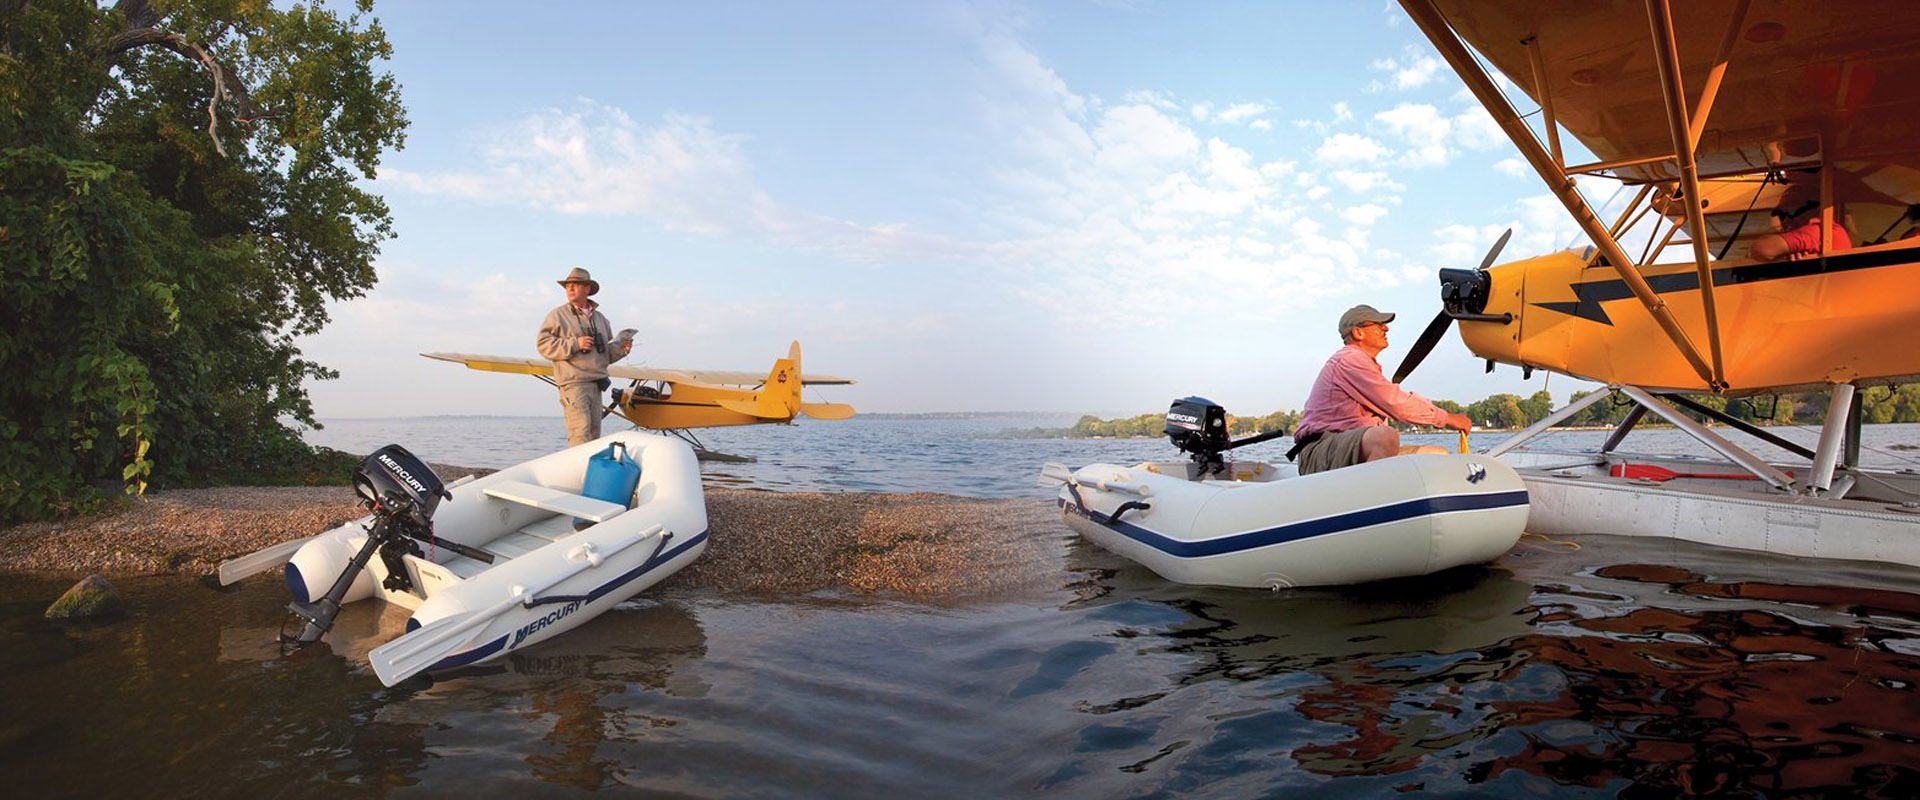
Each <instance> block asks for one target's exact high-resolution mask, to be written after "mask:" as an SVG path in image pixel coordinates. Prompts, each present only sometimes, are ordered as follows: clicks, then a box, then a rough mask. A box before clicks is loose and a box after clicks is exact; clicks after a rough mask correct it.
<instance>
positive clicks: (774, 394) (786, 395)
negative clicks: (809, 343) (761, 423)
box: [720, 342, 801, 420]
mask: <svg viewBox="0 0 1920 800" xmlns="http://www.w3.org/2000/svg"><path fill="white" fill-rule="evenodd" d="M720 405H721V407H723V408H726V409H728V410H730V411H738V412H740V413H742V414H747V415H749V416H755V417H759V418H761V419H781V420H786V419H793V415H794V414H796V413H799V411H800V406H801V403H800V343H799V342H794V343H793V346H792V347H790V348H788V349H787V357H786V358H782V359H779V360H776V361H774V362H773V369H772V370H770V371H769V372H767V380H766V382H765V383H762V384H761V385H760V391H758V392H756V393H754V398H753V399H752V400H722V401H720Z"/></svg>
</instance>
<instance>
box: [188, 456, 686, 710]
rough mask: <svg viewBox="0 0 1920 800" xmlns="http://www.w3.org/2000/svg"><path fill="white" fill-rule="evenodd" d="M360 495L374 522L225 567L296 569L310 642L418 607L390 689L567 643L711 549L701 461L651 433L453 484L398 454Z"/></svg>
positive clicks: (398, 649)
mask: <svg viewBox="0 0 1920 800" xmlns="http://www.w3.org/2000/svg"><path fill="white" fill-rule="evenodd" d="M590 462H602V463H596V464H594V466H593V467H590V466H589V463H590ZM605 462H611V464H609V463H605ZM636 466H637V467H638V469H637V476H636V475H633V474H632V473H633V472H634V470H633V467H636ZM601 467H609V469H601ZM623 481H624V482H623ZM354 483H355V489H356V491H357V492H358V493H359V495H360V496H361V498H362V502H363V504H365V505H367V506H368V507H369V508H370V509H371V510H372V511H373V513H372V514H369V515H368V516H366V517H363V518H361V519H359V520H355V521H353V522H350V523H347V524H345V525H342V526H340V527H338V528H335V529H333V530H329V531H325V532H323V533H320V534H316V535H315V536H313V537H311V538H309V539H305V540H300V541H297V542H290V543H287V544H285V545H281V546H279V547H276V548H269V549H267V550H262V551H260V552H259V553H255V554H252V555H249V556H243V557H241V558H239V559H235V560H234V561H232V562H228V563H227V564H223V565H222V566H221V570H220V578H221V582H222V583H231V582H232V581H233V580H238V579H239V578H241V577H245V576H246V575H248V574H252V573H254V572H259V571H262V570H264V569H270V568H271V567H272V566H274V565H276V564H277V563H279V561H281V560H285V561H287V568H286V580H287V587H288V590H289V591H290V592H291V593H292V595H293V606H292V609H293V611H294V613H295V614H297V615H298V616H300V617H302V618H304V619H305V620H306V621H307V623H306V629H305V630H304V631H303V632H302V633H301V635H300V636H299V637H297V638H295V639H293V640H292V641H293V643H295V644H305V643H308V642H311V641H315V640H317V639H319V638H320V637H321V636H322V635H324V634H325V633H326V631H327V629H328V628H329V627H330V626H331V625H332V621H333V616H334V614H336V613H338V611H339V607H340V606H341V605H343V604H346V603H351V602H355V601H359V600H365V599H370V598H377V599H380V600H385V601H387V602H389V603H394V604H396V605H400V606H403V607H406V608H411V609H413V616H412V618H411V619H409V620H408V622H407V632H406V633H404V634H403V635H401V636H399V637H397V638H395V639H394V640H392V641H390V642H387V643H386V644H383V645H381V646H379V647H376V648H374V649H373V651H372V652H370V653H369V654H368V659H369V660H370V661H371V662H372V664H373V668H374V671H375V673H376V674H378V675H379V677H380V679H381V681H382V682H384V683H386V684H387V685H389V686H391V685H393V684H395V683H398V682H400V681H402V680H405V679H406V678H407V677H409V676H412V675H415V674H418V673H421V672H427V671H432V670H443V669H451V668H454V667H460V666H466V665H470V664H478V663H481V662H484V661H487V660H490V659H494V658H498V657H500V656H502V655H505V654H507V653H509V652H512V651H515V650H519V649H522V648H526V647H529V646H532V645H535V644H538V643H540V642H541V641H544V640H546V639H549V638H552V637H554V636H557V635H559V634H561V633H564V632H566V631H567V630H569V629H572V628H574V627H577V626H579V625H581V624H582V623H585V622H586V621H588V620H590V619H593V618H594V617H595V616H598V615H599V614H601V613H603V612H605V611H607V610H608V609H611V608H613V607H614V606H615V605H617V604H619V603H620V602H621V601H624V600H626V599H627V598H630V597H632V596H633V595H635V594H637V593H639V592H641V591H643V590H645V589H646V588H648V587H650V586H652V585H654V584H655V583H658V582H659V581H660V580H661V579H663V578H665V577H667V576H668V575H672V574H673V573H674V572H676V571H678V570H679V569H680V568H682V567H685V566H686V565H687V564H689V563H691V562H692V561H693V560H694V559H695V558H697V557H699V555H700V553H701V552H702V551H704V550H705V549H706V545H707V513H706V504H705V500H704V497H703V495H702V493H701V485H700V469H699V464H698V462H697V461H696V460H695V458H694V454H693V451H692V449H691V448H689V447H688V446H687V445H686V444H684V443H682V442H680V441H678V440H675V439H671V438H667V437H664V436H657V435H653V434H647V433H640V432H637V431H628V432H621V433H615V434H612V435H610V436H606V437H603V438H601V439H599V440H597V441H594V442H590V443H587V444H583V445H580V446H578V447H573V448H569V449H567V450H562V451H560V452H557V453H553V454H551V455H547V456H543V457H541V458H537V459H534V460H532V461H528V462H526V463H524V464H520V465H517V466H514V467H509V468H507V469H503V470H501V471H499V472H496V473H493V474H491V475H486V476H484V477H481V478H478V479H473V480H468V481H463V482H456V483H454V484H451V485H446V486H442V485H441V483H440V481H439V479H438V478H437V477H436V476H434V475H433V473H432V470H430V469H428V468H427V466H426V465H425V464H424V463H422V462H420V461H419V460H418V459H416V458H414V457H413V456H412V454H410V453H408V452H407V451H406V450H405V449H403V448H400V447H399V446H397V445H394V446H389V447H386V448H383V449H382V450H380V451H379V452H376V453H374V454H373V455H372V456H369V457H368V458H367V460H366V462H365V463H363V464H362V465H361V467H360V469H359V470H357V471H356V472H355V474H354ZM583 492H584V493H583ZM588 495H598V497H597V498H596V497H593V496H588ZM443 501H444V502H443ZM296 548H297V549H296ZM289 554H290V555H289Z"/></svg>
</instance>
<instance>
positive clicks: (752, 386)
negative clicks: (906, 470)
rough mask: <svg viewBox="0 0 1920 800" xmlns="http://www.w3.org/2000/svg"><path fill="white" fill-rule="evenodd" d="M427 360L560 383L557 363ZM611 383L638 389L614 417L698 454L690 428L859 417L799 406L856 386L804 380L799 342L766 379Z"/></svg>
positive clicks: (697, 372)
mask: <svg viewBox="0 0 1920 800" xmlns="http://www.w3.org/2000/svg"><path fill="white" fill-rule="evenodd" d="M421 355H423V356H426V357H427V358H433V359H438V360H441V361H452V362H455V363H459V364H465V365H467V366H468V367H469V368H471V369H477V370H485V371H487V372H507V373H513V374H517V375H533V376H535V377H538V378H540V379H541V380H544V381H546V382H548V383H552V382H553V362H551V361H548V360H546V359H544V358H514V357H509V356H486V355H472V354H468V353H421ZM607 375H608V377H610V378H620V379H622V380H629V381H632V383H631V384H629V385H628V386H627V387H626V388H624V389H615V390H614V392H613V403H612V404H610V405H609V406H608V407H607V411H608V413H612V414H619V415H620V416H622V417H625V418H626V419H627V420H628V421H630V422H632V423H633V424H635V425H638V426H640V427H642V428H650V429H652V430H657V431H666V432H672V433H676V434H680V435H682V438H687V439H689V441H690V442H691V443H692V444H694V445H695V446H699V442H698V441H693V440H692V439H691V438H690V437H689V436H686V435H684V431H685V430H686V429H688V428H714V427H721V426H727V425H759V424H765V423H775V422H792V421H793V418H794V417H795V416H797V415H801V414H804V415H806V416H809V417H813V418H814V419H846V418H848V417H851V416H853V413H854V412H853V406H850V405H847V404H845V403H808V402H803V401H802V400H801V399H800V389H801V388H802V387H804V386H841V385H847V384H851V383H853V382H854V380H853V379H852V378H841V377H837V376H833V375H803V374H801V372H800V343H799V342H794V343H793V344H792V346H791V347H789V348H788V350H787V357H786V358H782V359H779V360H777V361H775V362H773V369H772V370H770V371H768V372H766V373H758V372H743V371H727V370H712V369H670V368H666V367H631V366H623V365H620V364H615V365H613V366H612V367H609V368H608V369H607ZM703 449H704V448H703Z"/></svg>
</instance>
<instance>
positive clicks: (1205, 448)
mask: <svg viewBox="0 0 1920 800" xmlns="http://www.w3.org/2000/svg"><path fill="white" fill-rule="evenodd" d="M1164 430H1165V431H1166V434H1167V438H1168V439H1171V440H1172V441H1173V446H1174V447H1178V448H1180V450H1181V452H1185V453H1192V454H1193V456H1194V460H1195V461H1201V460H1213V459H1217V458H1218V456H1219V454H1220V453H1222V452H1225V451H1226V450H1227V448H1229V447H1231V446H1232V441H1231V440H1230V439H1228V438H1227V410H1226V409H1224V408H1221V407H1220V406H1219V405H1218V404H1216V403H1214V402H1213V401H1212V400H1208V399H1206V398H1204V397H1183V398H1180V399H1178V400H1175V401H1173V404H1172V405H1170V406H1168V407H1167V421H1166V426H1165V428H1164Z"/></svg>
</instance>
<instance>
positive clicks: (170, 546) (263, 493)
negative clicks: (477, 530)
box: [0, 465, 1070, 600]
mask: <svg viewBox="0 0 1920 800" xmlns="http://www.w3.org/2000/svg"><path fill="white" fill-rule="evenodd" d="M435 471H436V472H438V473H439V474H441V475H451V476H455V477H457V476H458V475H462V474H466V473H469V472H474V470H461V469H459V468H454V467H444V466H441V465H435ZM706 498H707V517H708V526H709V530H710V534H711V537H712V538H711V539H710V544H709V546H708V548H707V551H706V553H705V554H704V555H702V556H701V558H700V559H699V560H697V561H695V562H694V563H693V564H692V565H691V566H689V567H687V568H686V569H684V570H681V572H680V573H679V574H677V575H675V576H674V577H673V578H672V579H671V580H672V582H673V583H675V584H676V585H678V586H682V587H686V588H698V589H712V590H717V591H721V592H727V593H748V594H780V595H794V594H809V593H815V592H829V593H832V592H852V593H857V594H862V595H897V596H900V597H903V598H909V599H918V600H935V599H962V598H968V597H984V596H1002V595H1007V594H1012V593H1019V592H1021V591H1022V590H1024V589H1030V588H1034V587H1036V586H1038V585H1040V581H1042V580H1043V579H1044V578H1046V577H1049V576H1055V575H1057V574H1058V572H1059V569H1060V566H1061V565H1060V564H1059V563H1057V562H1058V561H1059V555H1058V554H1059V552H1060V549H1061V548H1059V547H1058V546H1057V545H1053V544H1052V543H1053V542H1054V541H1055V540H1057V539H1058V538H1060V537H1066V536H1069V535H1070V534H1069V532H1068V531H1067V529H1066V527H1065V526H1064V525H1062V524H1061V523H1060V521H1059V518H1058V516H1057V512H1055V511H1054V508H1053V505H1052V504H1051V503H1048V502H1046V501H1040V500H985V499H976V498H966V497H955V496H951V495H940V494H930V493H915V494H866V493H839V492H835V493H824V492H767V491H757V490H742V489H727V488H712V487H709V488H708V489H707V490H706ZM364 513H365V512H364V511H363V510H362V509H361V508H360V507H359V506H357V505H356V504H355V502H354V496H353V492H352V490H351V489H350V488H348V487H344V486H321V487H226V488H218V489H190V490H175V491H157V492H151V493H149V494H148V495H146V496H145V497H142V498H140V499H138V500H133V501H129V502H128V503H127V504H126V505H125V507H124V508H121V509H118V510H113V511H109V512H104V513H101V514H97V515H94V516H89V517H80V518H74V519H67V520H58V521H53V522H33V523H23V524H19V525H14V526H12V527H8V528H5V529H0V570H4V571H11V572H36V573H65V574H72V575H74V576H76V577H78V576H82V575H87V574H96V573H97V574H101V575H105V576H107V577H109V578H116V577H127V576H133V575H152V574H168V573H171V574H180V575H203V574H210V573H212V572H213V571H214V570H215V569H216V568H217V567H218V566H219V564H220V562H222V561H225V560H227V559H229V558H233V557H235V556H240V555H245V554H247V553H251V552H253V551H255V550H259V549H261V548H264V547H267V546H270V545H273V544H278V543H280V542H284V541H288V540H291V539H296V538H299V537H302V536H307V535H310V534H314V533H318V532H320V531H323V530H327V529H329V528H332V527H335V526H337V525H340V524H341V523H344V522H347V521H348V520H352V519H356V518H358V517H360V516H362V515H363V514H364Z"/></svg>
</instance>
